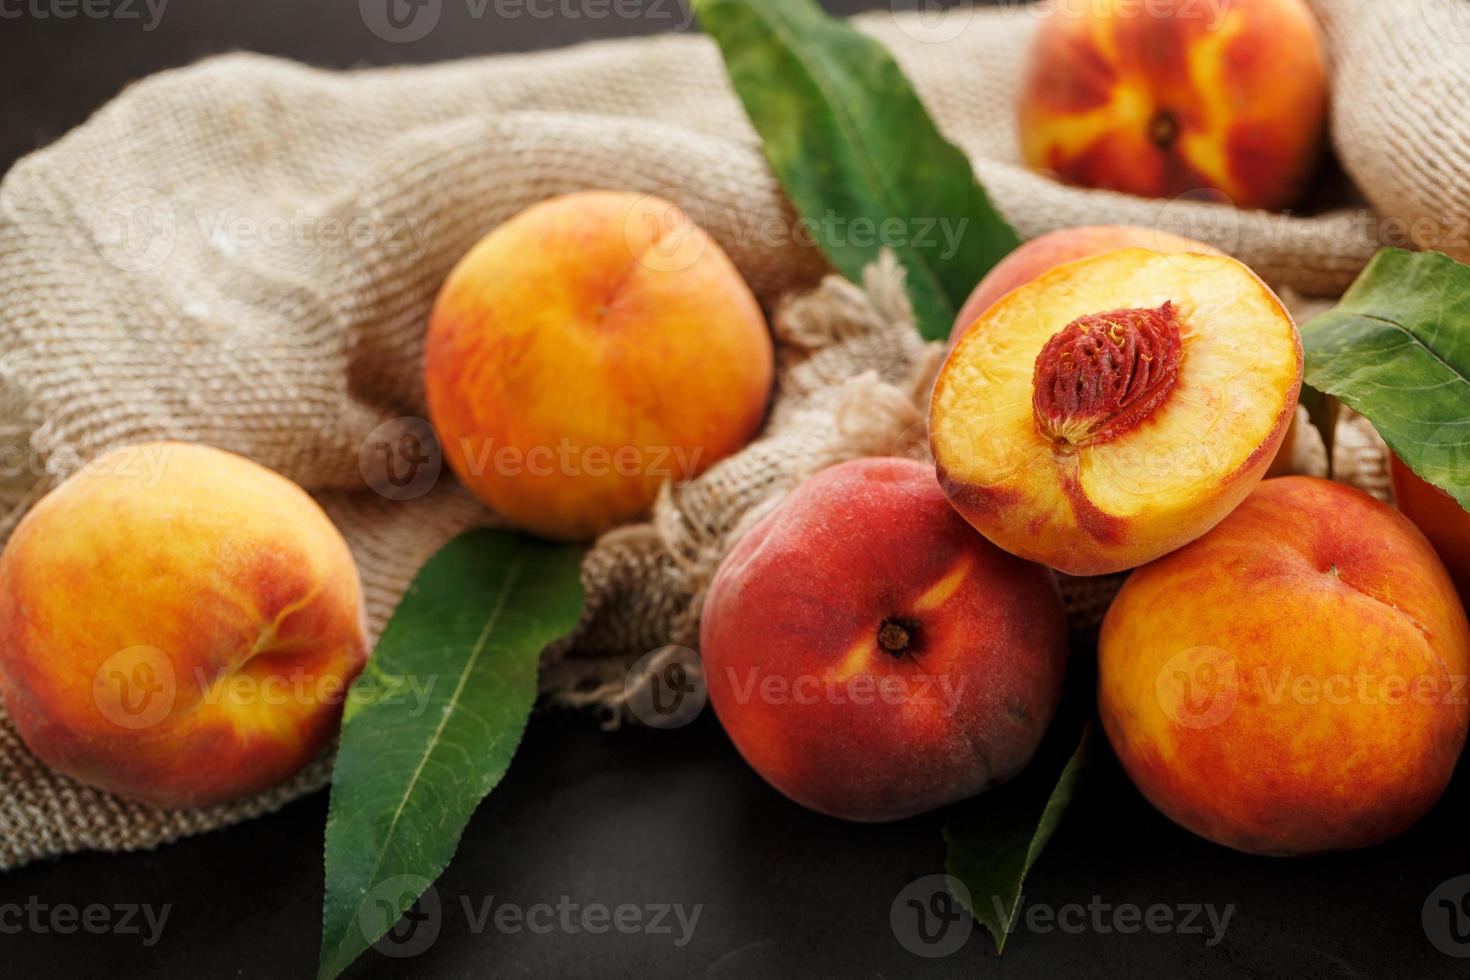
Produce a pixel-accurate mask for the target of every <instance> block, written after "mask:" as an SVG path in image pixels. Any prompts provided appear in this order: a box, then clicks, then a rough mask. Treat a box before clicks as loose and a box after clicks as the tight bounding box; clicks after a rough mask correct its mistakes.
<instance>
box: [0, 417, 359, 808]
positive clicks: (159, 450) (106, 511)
mask: <svg viewBox="0 0 1470 980" xmlns="http://www.w3.org/2000/svg"><path fill="white" fill-rule="evenodd" d="M366 656H367V641H366V633H365V625H364V616H363V605H362V593H361V589H360V587H359V585H358V577H357V569H356V566H355V565H354V564H353V561H352V555H351V554H350V553H349V552H348V550H347V543H346V542H345V541H343V540H342V536H341V535H340V534H339V533H338V532H337V529H336V528H335V527H333V525H332V522H331V521H330V520H329V519H328V518H327V516H326V514H324V513H323V512H322V510H321V508H320V507H318V506H317V505H316V503H315V501H313V500H312V499H311V498H310V497H308V496H307V495H306V494H305V493H304V492H303V491H302V490H301V489H300V488H299V487H297V486H296V485H295V484H293V483H291V482H290V481H289V480H287V479H285V478H284V477H281V476H279V475H277V474H275V473H273V472H271V471H270V470H268V469H266V468H265V467H263V466H260V465H258V464H256V463H253V462H251V461H249V460H247V459H244V458H242V457H240V456H236V455H234V454H232V453H227V452H223V451H221V450H218V449H210V448H207V447H203V446H188V445H183V444H179V443H149V444H145V445H141V446H134V447H131V448H128V449H122V450H117V451H114V452H112V453H109V454H108V455H106V456H103V457H101V458H99V459H97V460H95V461H94V462H93V463H92V464H91V465H90V466H88V467H86V468H84V469H83V470H81V471H80V472H79V473H77V474H76V475H75V476H73V477H72V478H70V479H69V480H67V481H66V482H64V483H63V484H62V485H61V486H59V487H57V488H56V489H55V490H54V491H52V492H51V493H50V494H48V495H47V496H46V497H45V498H44V499H43V500H41V502H40V503H38V504H37V505H36V506H35V507H34V508H33V509H32V510H31V512H30V513H29V514H27V515H26V516H25V518H24V519H23V520H22V521H21V522H20V524H19V525H18V526H17V527H16V529H15V533H14V534H13V535H12V536H11V538H10V541H9V542H8V543H7V545H6V547H5V552H4V554H3V555H0V693H3V694H4V698H5V705H6V708H7V709H8V710H9V712H10V716H11V719H12V720H13V721H14V722H15V726H16V729H17V731H19V733H20V736H21V738H23V739H24V740H25V742H26V744H27V745H29V746H30V747H31V750H32V751H34V752H35V753H36V755H38V756H40V757H41V759H42V760H43V761H44V762H46V763H47V764H49V765H50V766H51V767H52V768H54V769H56V770H58V771H60V772H63V773H65V774H67V775H69V776H72V777H74V778H75V779H77V780H79V781H81V782H83V783H87V784H89V785H92V786H97V787H100V788H102V789H105V790H109V791H111V792H114V793H117V794H119V795H121V796H125V797H128V798H130V799H135V800H141V801H144V802H147V803H152V804H155V805H158V806H170V807H189V806H202V805H204V804H208V803H216V802H220V801H224V800H229V799H233V798H236V797H241V796H246V795H249V794H251V793H256V792H259V791H261V790H264V789H267V788H269V787H271V786H274V785H275V784H277V783H279V782H281V781H282V780H284V779H286V778H287V777H289V776H291V775H292V774H293V773H295V772H296V771H297V770H298V769H300V768H301V767H302V766H304V765H306V763H308V762H310V761H311V760H312V759H313V758H314V757H316V756H317V755H318V754H319V753H320V752H321V750H322V748H323V746H324V745H326V743H327V741H328V739H330V738H331V736H332V735H333V733H334V732H336V730H337V725H338V720H339V718H340V715H341V711H342V704H343V700H344V696H345V692H346V686H347V685H348V684H349V683H350V682H351V681H352V679H353V678H354V677H355V676H356V675H357V674H358V672H359V671H360V670H361V669H362V666H363V663H364V661H365V659H366Z"/></svg>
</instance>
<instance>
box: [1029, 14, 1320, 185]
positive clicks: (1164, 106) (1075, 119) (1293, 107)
mask: <svg viewBox="0 0 1470 980" xmlns="http://www.w3.org/2000/svg"><path fill="white" fill-rule="evenodd" d="M1326 121H1327V68H1326V57H1325V55H1324V53H1323V48H1322V40H1321V36H1320V31H1319V29H1318V27H1317V23H1316V21H1315V19H1314V18H1313V16H1312V12H1311V10H1310V9H1308V7H1307V5H1306V3H1304V2H1303V0H1221V2H1219V3H1199V2H1196V0H1150V2H1148V3H1139V2H1136V0H1093V2H1091V3H1084V4H1077V3H1060V4H1055V5H1053V6H1052V7H1051V9H1049V10H1048V11H1047V15H1046V16H1045V17H1044V18H1043V20H1042V23H1041V27H1040V29H1039V30H1038V31H1037V34H1036V37H1035V39H1034V41H1033V46H1032V49H1031V52H1030V60H1029V64H1028V66H1027V69H1026V74H1025V78H1024V80H1023V82H1022V86H1021V99H1020V110H1019V125H1020V133H1021V148H1022V154H1023V156H1024V157H1025V159H1026V162H1027V163H1028V164H1029V165H1030V166H1031V167H1033V168H1035V169H1037V170H1041V171H1045V172H1049V173H1052V174H1055V175H1056V176H1057V177H1058V178H1060V179H1061V180H1063V181H1066V182H1067V183H1071V184H1079V185H1082V186H1084V187H1095V188H1100V189H1105V190H1115V191H1123V192H1126V193H1129V194H1136V195H1140V196H1143V197H1165V198H1172V197H1177V196H1180V195H1184V194H1188V193H1191V192H1196V191H1202V190H1209V191H1214V192H1218V193H1220V194H1223V195H1224V196H1225V197H1226V198H1228V200H1229V202H1230V203H1232V204H1234V205H1235V206H1236V207H1239V208H1266V209H1273V210H1276V209H1282V208H1287V207H1290V206H1292V205H1293V204H1295V203H1296V202H1297V200H1298V199H1299V198H1300V196H1301V194H1302V192H1303V191H1304V190H1305V188H1306V185H1307V183H1308V181H1309V180H1310V178H1311V177H1312V174H1313V172H1314V171H1315V169H1316V165H1317V161H1318V158H1319V157H1320V155H1321V149H1322V144H1323V140H1324V134H1325V129H1326Z"/></svg>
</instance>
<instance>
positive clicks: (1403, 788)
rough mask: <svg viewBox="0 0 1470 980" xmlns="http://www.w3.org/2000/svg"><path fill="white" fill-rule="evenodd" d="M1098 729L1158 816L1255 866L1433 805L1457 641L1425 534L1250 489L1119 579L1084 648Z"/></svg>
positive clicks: (1460, 693) (1370, 832) (1444, 757)
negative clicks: (1251, 858)
mask: <svg viewBox="0 0 1470 980" xmlns="http://www.w3.org/2000/svg"><path fill="white" fill-rule="evenodd" d="M1098 658H1099V662H1098V670H1099V681H1098V704H1099V708H1100V711H1101V717H1102V723H1103V727H1104V728H1105V729H1106V731H1107V733H1108V738H1109V739H1110V740H1111V742H1112V744H1113V748H1114V749H1115V750H1116V752H1117V754H1118V758H1119V759H1120V760H1121V761H1122V763H1123V767H1124V769H1126V770H1127V772H1128V775H1129V776H1130V777H1131V778H1132V780H1133V782H1134V784H1135V785H1137V787H1138V788H1139V790H1141V791H1142V793H1143V795H1144V796H1146V797H1147V798H1148V799H1149V800H1150V801H1151V802H1152V803H1153V804H1154V806H1156V807H1158V808H1159V810H1161V811H1163V813H1164V814H1165V815H1167V816H1168V817H1170V818H1171V819H1172V820H1174V821H1175V822H1177V823H1179V824H1181V825H1182V826H1184V827H1186V828H1187V829H1189V830H1191V831H1193V832H1194V833H1196V834H1199V835H1200V836H1202V837H1205V838H1207V839H1209V840H1211V841H1215V842H1216V843H1220V844H1224V845H1226V846H1228V847H1233V848H1236V849H1238V850H1242V851H1249V852H1253V853H1259V854H1316V853H1321V852H1326V851H1337V850H1344V849H1348V848H1357V847H1366V846H1369V845H1372V844H1376V843H1379V842H1381V841H1385V840H1388V839H1389V838H1391V837H1393V836H1395V835H1397V834H1399V833H1400V832H1402V831H1403V830H1405V829H1406V828H1408V827H1409V826H1410V825H1411V824H1413V823H1414V822H1415V821H1416V820H1418V819H1419V818H1420V817H1421V816H1423V815H1424V813H1425V812H1427V811H1428V810H1429V808H1430V807H1431V806H1432V805H1433V804H1434V802H1435V800H1436V799H1438V798H1439V796H1440V794H1441V792H1442V791H1443V790H1444V788H1445V786H1446V784H1447V783H1448V782H1449V779H1450V775H1451V773H1452V772H1453V770H1454V768H1455V762H1456V760H1457V759H1458V758H1459V756H1460V750H1461V748H1462V746H1463V745H1464V742H1465V733H1466V725H1467V723H1470V708H1467V707H1466V701H1465V696H1466V693H1467V692H1466V690H1465V682H1466V678H1467V671H1470V627H1467V625H1466V621H1465V614H1464V612H1463V610H1462V609H1461V608H1460V604H1459V602H1458V601H1457V600H1456V598H1455V592H1454V586H1453V585H1452V584H1451V582H1450V579H1449V576H1448V574H1446V572H1445V569H1444V566H1443V565H1442V564H1440V561H1439V559H1438V558H1436V557H1435V554H1434V551H1433V549H1432V548H1430V546H1429V543H1428V542H1427V541H1425V540H1424V536H1423V535H1422V534H1420V533H1419V532H1418V531H1417V530H1415V528H1414V526H1413V525H1412V524H1411V523H1410V522H1409V521H1408V520H1407V519H1406V518H1404V517H1403V516H1402V515H1400V514H1398V513H1397V512H1395V511H1394V510H1393V509H1392V508H1390V507H1388V506H1386V505H1384V504H1382V503H1380V502H1378V501H1376V500H1374V499H1373V498H1372V497H1370V496H1368V495H1367V494H1365V493H1362V492H1361V491H1359V490H1355V489H1352V488H1351V487H1346V486H1343V485H1342V484H1338V483H1331V482H1329V481H1327V480H1319V479H1314V478H1311V477H1286V478H1283V479H1279V480H1267V481H1266V482H1264V483H1262V484H1261V485H1260V486H1259V487H1258V488H1257V489H1256V490H1255V492H1253V493H1252V494H1251V495H1250V497H1248V498H1247V499H1246V501H1245V502H1244V503H1243V504H1241V505H1240V507H1239V509H1237V510H1236V511H1235V512H1234V513H1233V514H1231V515H1230V516H1229V517H1227V518H1226V519H1225V520H1224V521H1223V522H1221V524H1220V525H1219V526H1218V527H1216V528H1215V529H1214V530H1213V531H1211V532H1210V533H1209V534H1206V535H1205V536H1204V537H1202V538H1200V539H1199V540H1198V541H1195V542H1194V543H1193V544H1190V545H1187V546H1186V547H1184V548H1181V549H1180V550H1179V551H1176V552H1174V553H1173V554H1171V555H1169V556H1167V557H1165V558H1161V559H1159V560H1158V561H1156V562H1154V563H1153V564H1151V565H1148V566H1145V567H1144V568H1141V569H1139V570H1138V571H1136V572H1134V573H1133V575H1132V576H1131V577H1130V578H1129V579H1128V581H1127V583H1126V584H1125V585H1124V586H1123V590H1122V592H1120V593H1119V595H1118V597H1117V599H1116V600H1115V601H1114V602H1113V605H1112V607H1111V608H1110V609H1109V610H1108V613H1107V617H1106V619H1105V620H1104V622H1103V627H1102V636H1101V639H1100V641H1099V653H1098Z"/></svg>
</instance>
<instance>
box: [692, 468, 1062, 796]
mask: <svg viewBox="0 0 1470 980" xmlns="http://www.w3.org/2000/svg"><path fill="white" fill-rule="evenodd" d="M1066 635H1067V634H1066V623H1065V622H1064V620H1063V618H1062V607H1061V600H1060V599H1059V597H1058V594H1057V591H1056V585H1055V584H1054V582H1053V580H1052V577H1051V574H1050V573H1049V572H1047V571H1046V569H1044V568H1041V567H1040V566H1037V565H1032V564H1029V563H1027V562H1024V561H1021V560H1020V559H1018V558H1015V557H1012V556H1011V555H1008V554H1006V553H1005V552H1003V551H1001V550H1000V549H998V548H995V547H993V546H992V545H990V544H989V543H988V542H986V540H985V539H984V538H982V537H980V536H979V535H978V534H975V533H974V532H973V531H972V530H971V529H970V528H969V527H967V526H966V525H965V522H964V521H962V520H961V519H960V518H959V517H958V516H957V515H956V514H955V512H954V510H953V509H952V508H950V506H949V504H948V503H946V502H945V499H944V495H943V494H941V493H940V492H939V487H938V486H937V485H935V482H934V473H933V471H932V470H931V469H930V468H929V467H928V466H925V465H923V464H920V463H917V462H913V461H911V460H904V459H864V460H855V461H852V462H847V463H842V464H839V465H837V466H833V467H831V468H830V469H827V470H823V471H822V472H820V473H818V474H817V475H816V476H814V477H812V478H811V479H809V480H807V481H806V482H805V483H803V484H802V485H801V486H799V487H798V488H797V489H796V490H794V491H793V492H792V493H791V495H790V496H788V497H787V498H786V499H785V500H784V501H783V502H782V503H781V505H780V506H779V507H778V508H777V509H776V510H775V511H773V512H772V513H770V514H768V515H767V516H766V517H765V518H764V519H763V520H761V521H760V522H759V523H757V524H756V526H755V527H754V528H752V529H751V531H750V533H749V534H748V535H747V536H746V537H744V538H743V539H742V540H741V541H740V542H739V543H738V544H737V545H736V546H735V548H734V549H733V550H732V551H731V552H730V554H729V556H728V557H727V558H726V559H725V561H724V563H723V564H722V565H721V566H720V569H719V572H718V574H717V575H716V576H715V580H714V582H713V584H712V585H711V586H710V590H709V593H708V597H707V599H706V600H705V604H704V611H703V619H702V622H701V628H700V654H701V656H702V658H703V660H704V667H705V677H706V681H707V683H708V685H709V694H710V701H711V703H712V704H713V705H714V708H715V712H716V714H718V715H719V718H720V722H721V724H723V725H724V727H725V731H726V732H727V733H729V735H730V739H731V741H733V742H734V743H735V746H736V748H738V749H739V750H740V753H741V755H743V756H744V757H745V760H746V761H747V762H749V763H750V765H751V766H752V767H753V768H754V769H755V770H756V772H758V773H760V774H761V775H762V776H763V777H765V779H766V780H767V781H768V782H770V783H771V785H773V786H775V787H776V788H777V789H778V790H780V791H781V792H782V793H785V794H786V795H787V796H789V797H790V798H791V799H793V800H795V801H796V802H798V803H800V804H802V805H803V806H806V807H809V808H811V809H813V810H817V811H819V812H821V813H826V814H829V815H832V816H836V817H842V818H844V819H848V820H860V821H878V820H896V819H899V818H901V817H906V816H910V815H912V814H916V813H920V812H923V811H925V810H929V809H932V808H934V807H937V806H941V805H943V804H945V803H948V802H951V801H953V800H958V799H961V798H963V797H967V796H971V795H974V794H975V793H979V792H980V791H982V790H984V789H986V788H987V787H989V786H992V785H994V784H996V783H999V782H1002V781H1004V780H1006V779H1009V778H1010V777H1012V776H1014V775H1016V773H1018V772H1020V770H1021V769H1022V768H1023V767H1024V766H1025V765H1026V763H1027V762H1028V761H1030V759H1031V756H1032V754H1033V753H1034V752H1035V751H1036V748H1037V745H1038V744H1039V743H1040V741H1041V736H1042V734H1043V733H1044V732H1045V731H1046V727H1047V724H1048V723H1049V722H1050V720H1051V717H1052V714H1053V712H1054V711H1055V710H1056V704H1057V699H1058V697H1059V695H1060V690H1061V683H1062V674H1063V670H1064V669H1065V662H1066V657H1067V644H1066Z"/></svg>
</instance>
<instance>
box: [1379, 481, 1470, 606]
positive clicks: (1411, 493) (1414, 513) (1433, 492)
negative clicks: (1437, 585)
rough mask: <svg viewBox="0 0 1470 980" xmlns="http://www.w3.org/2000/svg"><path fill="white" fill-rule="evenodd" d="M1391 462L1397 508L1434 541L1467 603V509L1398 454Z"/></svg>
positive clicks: (1469, 521)
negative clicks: (1424, 477) (1421, 476)
mask: <svg viewBox="0 0 1470 980" xmlns="http://www.w3.org/2000/svg"><path fill="white" fill-rule="evenodd" d="M1390 466H1391V472H1392V476H1393V495H1394V499H1395V500H1396V501H1397V502H1398V505H1399V510H1401V511H1403V512H1404V515H1405V516H1406V517H1408V518H1409V520H1411V521H1413V522H1414V523H1415V524H1416V525H1418V527H1419V530H1421V531H1423V532H1424V536H1425V537H1427V538H1428V539H1429V543H1430V544H1432V545H1434V550H1435V551H1437V552H1439V557H1440V559H1441V560H1442V561H1443V562H1444V563H1445V567H1446V568H1448V569H1449V571H1450V577H1451V578H1453V579H1454V580H1455V586H1456V587H1457V588H1458V589H1459V590H1460V598H1461V599H1463V600H1464V601H1465V602H1467V603H1470V512H1467V511H1466V510H1465V508H1463V507H1461V506H1460V504H1459V501H1457V500H1455V498H1454V497H1451V496H1450V495H1449V494H1447V493H1445V492H1444V491H1443V490H1441V489H1440V488H1439V487H1437V486H1435V485H1434V484H1432V483H1426V482H1425V481H1423V480H1421V479H1420V478H1419V477H1418V476H1417V475H1416V474H1415V473H1414V471H1413V470H1411V469H1409V467H1408V466H1406V465H1405V464H1404V461H1403V460H1402V459H1399V457H1398V456H1397V455H1394V456H1392V457H1391V460H1390Z"/></svg>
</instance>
